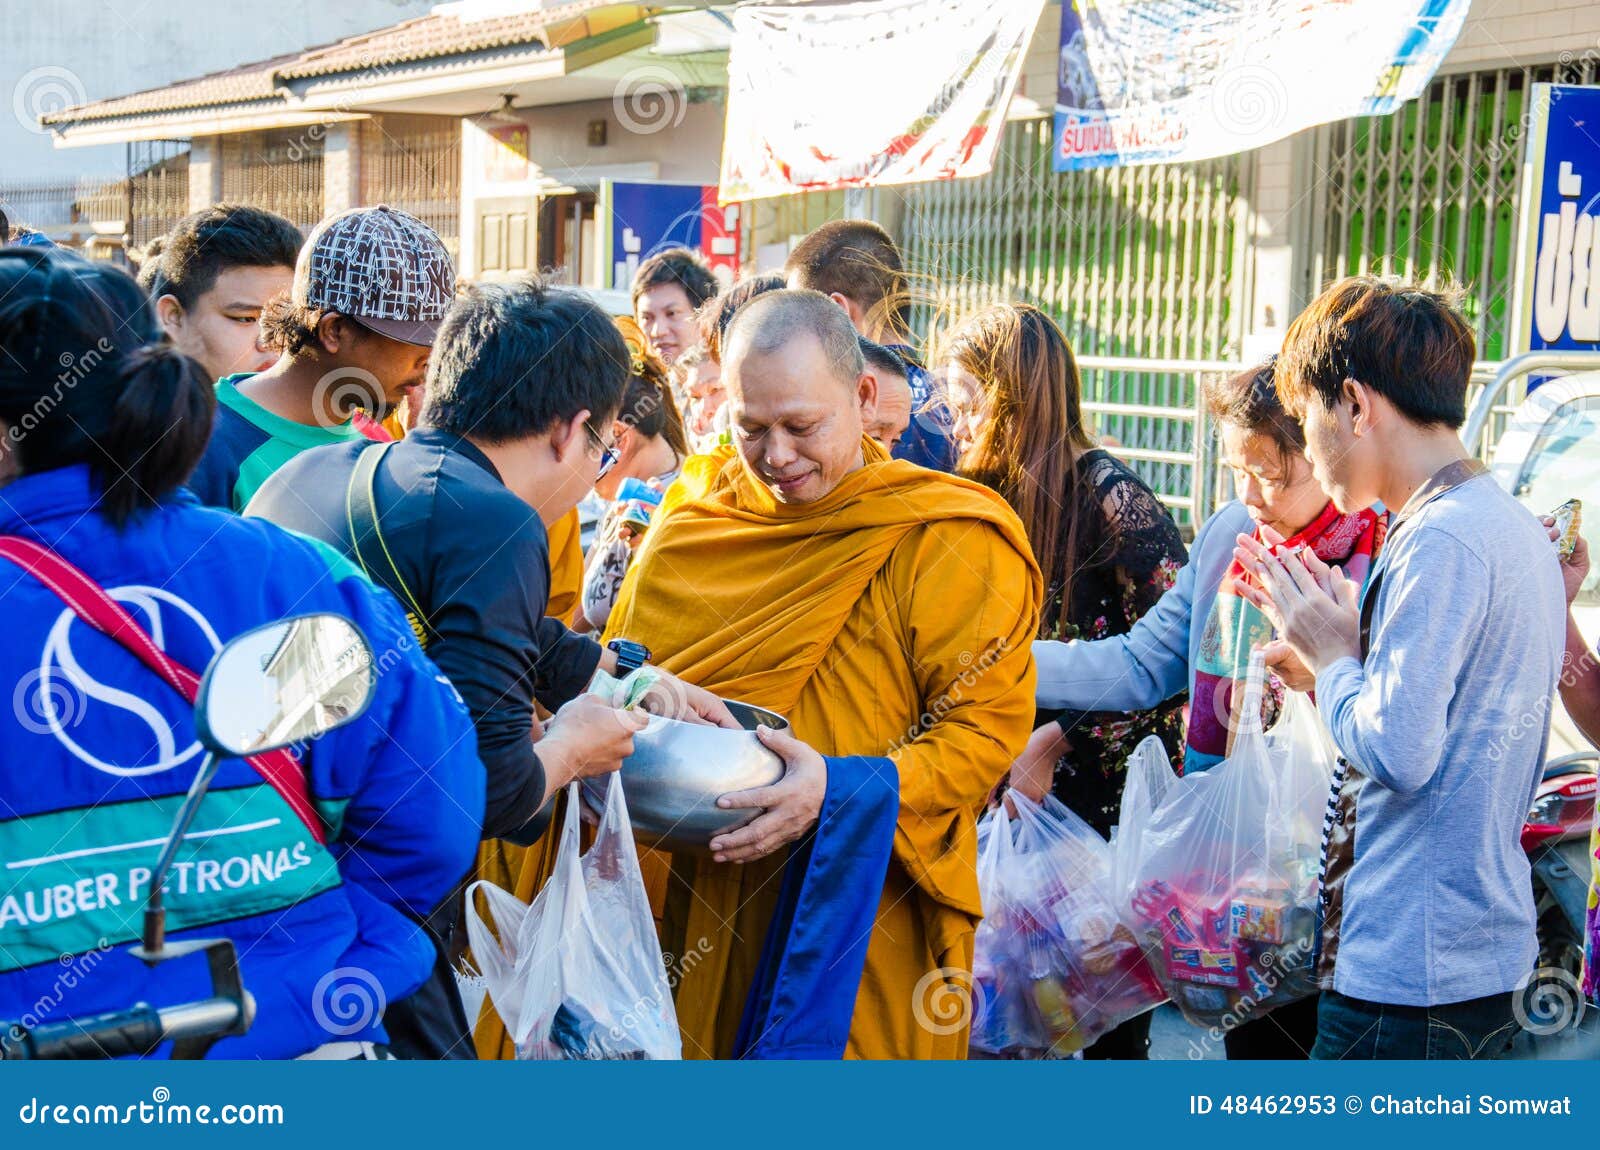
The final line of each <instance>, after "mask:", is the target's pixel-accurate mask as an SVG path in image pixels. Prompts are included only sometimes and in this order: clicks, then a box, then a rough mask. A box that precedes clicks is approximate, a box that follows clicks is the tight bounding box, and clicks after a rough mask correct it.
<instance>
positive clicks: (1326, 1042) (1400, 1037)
mask: <svg viewBox="0 0 1600 1150" xmlns="http://www.w3.org/2000/svg"><path fill="white" fill-rule="evenodd" d="M1512 998H1513V996H1512V994H1511V993H1509V992H1507V993H1505V994H1491V995H1489V996H1488V997H1487V998H1473V999H1469V1000H1468V1001H1466V1002H1451V1003H1447V1004H1445V1005H1443V1006H1388V1005H1385V1004H1384V1003H1381V1002H1367V1001H1365V1000H1363V999H1359V998H1351V997H1349V996H1348V995H1343V994H1340V993H1339V992H1338V991H1335V990H1324V991H1323V992H1322V1001H1321V1004H1320V1005H1319V1006H1318V1009H1317V1044H1316V1045H1315V1046H1314V1047H1312V1049H1311V1057H1312V1058H1320V1059H1337V1058H1425V1059H1430V1060H1431V1059H1443V1060H1451V1059H1454V1060H1457V1061H1461V1060H1468V1059H1480V1058H1481V1059H1487V1058H1498V1057H1500V1055H1502V1054H1504V1053H1505V1051H1506V1048H1507V1047H1508V1046H1510V1045H1511V1039H1512V1038H1513V1037H1514V1036H1515V1035H1516V1032H1517V1022H1516V1018H1515V1017H1514V1016H1513V1014H1512V1012H1511V1003H1512Z"/></svg>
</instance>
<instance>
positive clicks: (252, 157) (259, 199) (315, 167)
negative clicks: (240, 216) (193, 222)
mask: <svg viewBox="0 0 1600 1150" xmlns="http://www.w3.org/2000/svg"><path fill="white" fill-rule="evenodd" d="M222 199H223V201H224V202H226V203H231V204H249V205H251V206H252V207H257V208H265V209H266V210H267V211H269V212H277V213H278V214H279V215H280V216H284V217H286V218H287V219H288V220H289V221H290V222H291V223H293V224H294V225H295V226H296V227H298V228H300V229H301V230H302V231H309V230H310V229H311V227H312V226H313V225H314V224H315V223H316V222H317V221H318V220H320V219H321V218H322V133H321V131H320V130H316V131H313V130H312V129H307V130H306V131H305V132H302V133H299V134H295V133H284V132H242V133H238V134H236V135H228V136H223V137H222Z"/></svg>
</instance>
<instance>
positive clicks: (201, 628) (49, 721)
mask: <svg viewBox="0 0 1600 1150" xmlns="http://www.w3.org/2000/svg"><path fill="white" fill-rule="evenodd" d="M106 593H107V594H108V595H110V596H111V598H113V599H115V600H116V601H117V602H118V603H120V604H122V605H123V606H124V607H126V608H128V613H129V614H130V615H132V616H133V617H134V620H135V622H138V623H140V624H141V625H142V626H143V627H144V629H145V631H146V632H147V633H148V634H149V636H150V638H151V639H152V640H154V641H155V645H156V646H157V647H159V648H161V650H163V651H165V650H167V630H168V624H169V623H170V622H176V623H177V624H178V625H180V626H183V627H186V628H187V627H189V626H190V624H192V626H193V628H195V629H198V633H199V635H201V636H202V637H203V638H204V639H205V641H206V642H208V643H209V644H210V645H211V652H212V654H215V653H216V652H217V651H219V650H221V649H222V643H221V641H220V640H219V639H218V638H217V633H216V631H214V630H213V629H212V627H211V624H210V623H209V622H207V621H206V618H205V616H204V615H202V614H200V612H199V611H197V610H195V608H194V607H192V606H191V605H190V604H189V603H187V602H186V601H184V600H183V599H180V598H179V597H178V596H176V595H174V594H173V593H172V592H170V591H165V590H163V589H161V588H160V587H145V586H140V585H129V586H126V587H111V588H107V590H106ZM163 605H165V606H166V607H168V608H171V609H172V610H171V612H170V613H164V612H163ZM164 615H165V616H166V617H164ZM184 619H187V620H188V623H184V622H183V620H184ZM92 633H94V630H93V628H91V627H90V626H89V625H88V624H87V623H84V622H83V621H82V620H80V619H79V618H78V617H77V615H76V614H74V613H73V612H72V611H71V610H70V609H68V610H63V611H62V612H61V614H60V615H59V616H58V617H57V618H56V621H55V623H54V624H53V625H52V626H51V628H50V633H49V635H48V636H47V637H46V639H45V644H44V651H43V653H42V656H41V659H40V662H39V687H40V691H39V695H38V700H39V707H40V712H41V713H40V718H42V720H43V725H44V726H45V728H46V729H48V730H49V732H50V733H51V734H52V735H54V736H55V738H56V741H57V742H59V743H60V744H61V745H62V746H64V747H65V748H66V749H67V750H68V751H70V752H71V753H72V755H73V756H74V757H75V758H77V759H78V760H80V761H81V762H85V763H87V764H89V766H91V767H93V768H94V769H95V770H97V771H103V772H105V773H106V774H108V775H121V776H124V777H128V776H134V775H154V774H160V773H161V772H162V771H170V770H171V769H172V768H173V767H177V766H181V765H182V764H184V763H186V762H188V761H189V760H190V759H192V758H194V757H195V756H196V755H197V754H199V753H200V744H199V742H198V741H191V742H190V743H189V744H188V745H187V746H185V747H182V748H180V747H179V746H178V740H179V737H180V736H179V732H178V731H177V730H175V729H174V727H173V725H172V723H171V722H170V721H169V720H168V719H167V717H166V716H165V715H164V714H162V712H161V710H160V708H158V707H156V706H155V705H153V704H152V703H151V702H150V700H149V699H148V698H145V697H142V695H140V694H135V693H133V692H131V691H127V690H124V689H122V688H121V687H113V686H111V685H110V684H109V683H105V682H102V681H101V680H100V679H99V678H97V677H96V676H95V674H94V673H93V670H92V669H91V668H86V667H85V666H84V665H83V663H82V661H81V660H80V659H79V657H78V654H77V652H76V651H75V650H74V648H73V645H74V643H75V642H77V643H81V642H82V636H84V635H86V634H92ZM104 642H115V641H114V640H109V639H107V640H104ZM208 658H209V656H208ZM119 663H120V664H121V665H122V666H124V667H127V666H133V667H138V668H139V671H138V674H139V679H138V682H139V683H140V684H141V688H140V689H141V691H145V692H148V691H162V692H166V693H167V694H169V695H171V696H172V698H173V699H177V694H176V692H174V691H173V688H171V687H170V686H168V685H167V684H166V683H165V682H163V681H162V680H161V679H160V678H159V677H158V676H157V675H156V674H155V672H153V671H149V670H146V669H145V668H144V666H143V664H141V663H138V662H137V660H136V657H135V656H134V655H133V654H131V653H128V654H127V655H126V657H125V661H124V660H120V659H119ZM190 669H191V670H192V671H194V672H195V673H196V674H199V673H201V672H202V671H204V670H205V668H204V667H203V666H201V667H191V668H190ZM63 687H65V690H63V689H62V688H63ZM63 699H68V700H72V703H73V704H74V705H72V706H70V707H69V706H67V705H65V704H64V703H63V701H62V700H63ZM97 706H101V707H111V708H114V709H115V710H117V711H120V712H122V713H123V715H124V716H125V718H124V719H123V724H124V725H127V724H129V720H131V721H132V722H131V725H132V726H134V727H136V728H144V727H148V728H149V732H150V740H149V741H148V742H145V741H144V740H142V739H139V740H127V741H126V742H127V744H128V745H127V746H126V750H128V751H129V752H131V753H132V754H133V755H134V756H136V758H135V759H134V762H133V763H132V764H131V765H130V764H127V763H119V762H111V761H108V760H107V759H106V758H102V757H101V755H108V756H110V755H115V754H116V753H117V751H120V750H123V749H124V748H123V747H121V746H119V747H118V748H117V749H116V750H113V749H111V748H108V747H96V748H95V751H98V752H99V753H98V754H96V753H95V751H91V750H89V749H88V748H86V747H85V746H83V744H82V742H80V741H79V740H80V739H82V738H84V737H85V729H84V726H83V722H82V720H83V719H84V718H86V717H87V716H88V715H90V714H92V713H93V712H94V710H95V709H96V707H97ZM91 727H92V724H91ZM69 729H70V730H69ZM140 743H143V745H142V746H141V745H139V744H140ZM150 751H153V752H154V753H155V756H156V759H155V761H154V762H144V761H142V760H143V759H144V758H146V757H148V753H149V752H150ZM141 752H144V753H143V754H141Z"/></svg>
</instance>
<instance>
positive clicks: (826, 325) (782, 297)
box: [722, 290, 865, 388]
mask: <svg viewBox="0 0 1600 1150" xmlns="http://www.w3.org/2000/svg"><path fill="white" fill-rule="evenodd" d="M805 338H809V339H813V340H815V341H816V342H817V345H818V346H819V347H820V348H821V349H822V355H823V358H824V359H825V360H826V361H827V363H828V366H829V368H830V369H831V374H832V375H833V376H834V377H835V378H837V379H838V381H839V383H840V385H841V386H844V387H851V388H853V387H854V386H855V383H856V380H858V379H860V378H861V373H862V371H863V370H865V361H864V360H863V359H862V357H861V342H860V339H859V337H858V336H857V335H856V329H855V328H854V327H852V326H851V325H850V317H849V316H848V315H846V314H845V312H844V309H843V308H841V307H840V306H839V305H838V304H836V303H834V302H833V300H831V299H829V298H828V297H827V296H825V295H823V294H822V293H821V292H816V291H804V290H796V291H788V290H785V291H773V292H766V293H764V294H762V295H759V296H757V297H756V298H755V299H753V300H751V301H750V302H749V303H747V304H745V305H744V306H743V307H742V308H740V309H739V311H738V314H736V315H735V316H734V317H733V323H732V324H730V325H729V327H728V333H727V335H726V336H725V337H723V347H722V360H723V362H724V363H728V362H729V361H732V360H736V359H743V358H745V357H746V356H752V355H754V356H762V357H765V356H769V355H773V354H775V353H777V352H780V351H782V350H783V349H784V348H786V347H788V346H789V345H790V344H792V343H793V342H794V341H795V340H797V339H805Z"/></svg>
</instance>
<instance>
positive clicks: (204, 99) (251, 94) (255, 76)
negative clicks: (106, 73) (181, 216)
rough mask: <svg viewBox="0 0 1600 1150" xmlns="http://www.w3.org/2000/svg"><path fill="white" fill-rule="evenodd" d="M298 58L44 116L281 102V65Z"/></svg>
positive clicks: (63, 119) (50, 120)
mask: <svg viewBox="0 0 1600 1150" xmlns="http://www.w3.org/2000/svg"><path fill="white" fill-rule="evenodd" d="M298 58H299V53H297V52H291V53H289V54H288V55H286V56H275V57H273V58H272V59H271V60H259V61H257V62H256V63H254V64H241V65H240V66H239V67H237V68H229V69H227V70H226V71H223V72H212V73H209V74H208V75H205V76H199V77H196V78H195V79H193V80H180V81H179V82H178V83H176V84H168V85H167V86H166V87H163V88H151V89H149V90H148V91H145V92H135V93H133V94H132V95H130V96H114V97H112V98H111V99H109V100H96V101H94V102H93V103H89V104H79V105H77V106H76V107H71V108H63V109H61V111H59V112H52V113H50V114H49V115H47V116H41V117H40V120H41V122H42V123H46V124H60V123H70V122H72V121H74V120H103V119H109V118H111V117H113V116H131V115H137V114H139V113H141V112H169V111H177V110H178V109H180V108H203V107H206V106H207V105H211V104H242V103H248V102H249V101H252V100H271V99H276V98H278V92H277V90H276V89H275V87H274V86H273V82H272V77H273V74H274V73H275V71H276V70H277V68H278V67H279V66H280V65H283V64H287V63H290V62H291V61H293V60H296V59H298Z"/></svg>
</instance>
